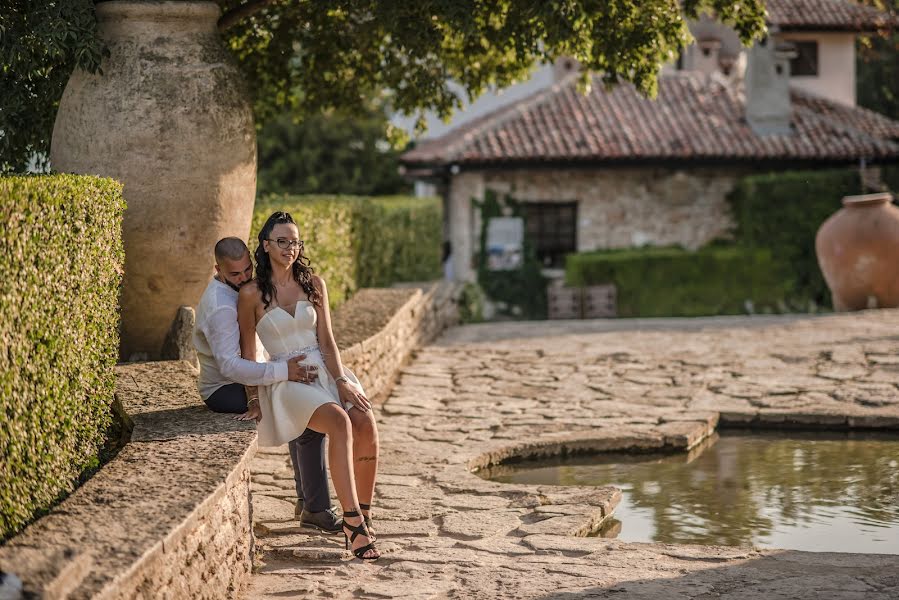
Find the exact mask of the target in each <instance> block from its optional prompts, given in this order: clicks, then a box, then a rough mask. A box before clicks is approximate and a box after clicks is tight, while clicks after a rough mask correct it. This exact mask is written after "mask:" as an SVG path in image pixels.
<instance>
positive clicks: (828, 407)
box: [244, 311, 899, 600]
mask: <svg viewBox="0 0 899 600" xmlns="http://www.w3.org/2000/svg"><path fill="white" fill-rule="evenodd" d="M378 419H379V427H380V432H381V466H380V473H381V475H380V476H379V480H378V486H377V494H376V498H375V502H374V504H375V507H376V509H375V513H374V518H375V524H376V531H377V534H378V536H379V538H380V539H379V546H380V548H381V549H382V551H383V553H384V555H383V557H382V558H381V559H380V560H378V561H377V562H374V563H368V562H366V563H362V562H361V561H359V560H354V559H352V557H351V556H349V555H348V554H347V553H346V552H345V551H344V550H343V538H342V536H325V535H319V534H315V533H311V532H309V530H306V529H301V528H299V527H298V526H297V525H298V523H297V522H296V521H295V520H294V518H293V509H294V506H293V498H294V492H293V480H292V471H291V469H290V465H289V462H288V458H287V454H286V450H285V449H283V448H278V449H262V450H261V451H260V452H259V454H258V456H257V457H256V459H255V460H254V463H253V484H252V485H253V510H254V514H253V520H254V529H255V532H256V535H257V541H256V543H257V569H256V573H255V575H254V576H253V579H252V581H251V584H250V587H249V589H248V590H246V592H245V594H244V597H245V598H284V597H290V596H293V595H304V594H305V595H309V596H318V597H329V598H506V597H508V598H557V599H575V598H666V599H669V598H670V599H673V598H685V599H697V600H698V599H701V598H702V599H705V598H760V599H761V598H765V599H773V598H817V597H828V598H846V599H855V598H859V599H861V598H865V599H869V598H884V599H886V598H897V597H899V556H892V555H861V554H834V553H808V552H798V551H790V550H758V549H754V548H750V547H746V548H734V547H715V546H682V545H667V544H640V543H625V542H621V541H618V540H609V539H601V538H596V537H579V536H583V535H585V534H587V533H589V532H591V531H592V530H594V529H596V528H597V527H598V525H599V524H600V523H601V521H602V520H603V519H604V518H606V517H607V516H608V515H609V514H611V512H612V511H613V510H614V507H615V505H616V503H617V502H618V499H619V493H618V491H617V490H615V489H614V488H593V487H591V488H578V487H555V486H533V485H517V484H515V485H512V484H499V483H494V482H490V481H486V480H483V479H481V478H479V477H478V476H476V475H474V474H473V473H471V469H473V468H477V467H479V466H484V465H486V464H488V463H490V462H493V461H497V460H501V459H504V458H510V457H513V456H541V455H554V454H558V453H559V452H562V451H575V452H576V451H601V450H613V449H623V448H634V449H668V450H671V451H672V452H679V451H684V450H685V449H686V448H688V447H690V446H693V445H694V444H696V443H697V442H699V441H701V440H702V439H703V438H704V437H706V436H707V435H709V434H710V433H711V432H712V431H713V430H714V428H715V427H716V426H717V425H718V424H719V422H721V423H726V424H742V425H751V426H755V427H777V426H783V425H785V424H799V425H803V426H807V427H822V428H837V429H842V428H847V427H852V428H858V427H869V428H870V427H874V428H887V429H899V311H870V312H864V313H857V314H853V315H838V316H826V317H817V318H791V317H746V318H742V317H733V318H717V319H683V320H678V319H666V320H629V321H626V320H619V321H570V322H534V323H500V324H486V325H475V326H466V327H459V328H455V329H452V330H450V331H448V332H447V333H446V334H445V335H444V336H443V337H442V338H441V339H440V340H438V342H437V343H435V344H433V345H431V346H429V347H426V348H424V349H422V350H420V351H419V352H417V354H416V357H415V359H414V360H413V362H412V363H411V364H410V365H409V366H408V367H407V368H406V369H404V371H403V373H402V376H401V378H400V380H399V382H398V385H397V386H396V388H395V389H394V390H393V392H392V394H391V396H390V397H389V399H388V400H387V402H386V403H385V404H384V406H382V407H381V408H380V409H379V411H378Z"/></svg>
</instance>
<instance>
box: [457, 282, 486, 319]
mask: <svg viewBox="0 0 899 600" xmlns="http://www.w3.org/2000/svg"><path fill="white" fill-rule="evenodd" d="M485 300H486V298H485V297H484V290H482V289H481V286H479V285H478V284H476V283H472V282H466V283H465V285H463V286H462V291H461V292H460V294H459V319H460V320H461V321H462V323H480V322H481V321H483V320H484V301H485Z"/></svg>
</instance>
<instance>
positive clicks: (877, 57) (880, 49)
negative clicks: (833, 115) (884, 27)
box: [857, 0, 899, 119]
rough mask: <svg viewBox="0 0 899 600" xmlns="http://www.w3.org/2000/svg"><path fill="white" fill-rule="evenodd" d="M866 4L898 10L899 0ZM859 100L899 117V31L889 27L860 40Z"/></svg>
mask: <svg viewBox="0 0 899 600" xmlns="http://www.w3.org/2000/svg"><path fill="white" fill-rule="evenodd" d="M865 3H866V4H870V5H871V6H875V7H877V8H879V9H881V10H890V9H892V11H893V13H894V14H896V13H899V0H867V1H866V2H865ZM857 62H858V68H857V72H858V79H857V91H858V103H859V104H860V105H861V106H864V107H865V108H870V109H871V110H874V111H877V112H879V113H881V114H884V115H886V116H888V117H890V118H891V119H899V32H897V31H896V30H888V31H881V32H877V33H875V34H874V35H871V36H867V37H863V38H860V39H859V44H858V61H857Z"/></svg>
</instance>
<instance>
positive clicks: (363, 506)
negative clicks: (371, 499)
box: [359, 502, 378, 542]
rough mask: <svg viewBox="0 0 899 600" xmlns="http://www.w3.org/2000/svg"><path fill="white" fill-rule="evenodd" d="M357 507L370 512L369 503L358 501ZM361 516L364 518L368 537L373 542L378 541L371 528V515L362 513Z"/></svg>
mask: <svg viewBox="0 0 899 600" xmlns="http://www.w3.org/2000/svg"><path fill="white" fill-rule="evenodd" d="M359 508H360V509H362V510H367V511H369V512H371V504H362V503H361V502H360V503H359ZM362 518H363V519H365V528H366V529H368V539H370V540H371V541H373V542H376V541H378V539H377V537H376V536H375V530H374V529H372V528H371V515H362Z"/></svg>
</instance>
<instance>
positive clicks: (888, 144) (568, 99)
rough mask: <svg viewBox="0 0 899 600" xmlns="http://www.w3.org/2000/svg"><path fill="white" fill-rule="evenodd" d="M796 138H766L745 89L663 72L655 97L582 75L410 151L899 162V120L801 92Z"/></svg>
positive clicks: (532, 157)
mask: <svg viewBox="0 0 899 600" xmlns="http://www.w3.org/2000/svg"><path fill="white" fill-rule="evenodd" d="M792 101H793V126H794V131H793V133H792V134H791V135H774V136H759V135H757V134H756V133H755V132H754V131H753V130H752V128H751V127H750V126H749V125H748V124H747V123H746V121H745V119H744V109H743V106H744V103H743V98H742V96H741V95H740V94H739V93H738V92H736V91H735V90H734V89H733V88H732V87H731V86H730V85H728V84H726V83H724V82H721V81H718V80H716V79H708V78H706V77H705V76H703V75H700V74H697V73H688V72H682V73H676V74H670V75H663V76H662V77H661V78H660V80H659V95H658V98H657V99H655V100H650V99H648V98H645V97H643V96H641V95H640V94H639V93H638V92H637V91H636V89H635V88H634V87H633V86H632V85H629V84H622V85H619V86H616V87H615V88H613V89H612V90H611V91H606V90H604V89H603V86H602V83H601V82H600V81H599V80H596V81H595V82H594V87H593V92H592V93H591V94H590V95H589V96H584V95H583V94H581V93H580V92H578V91H577V89H576V86H575V83H574V81H573V80H569V81H568V82H565V83H562V84H559V85H557V86H554V87H551V88H547V89H545V90H542V91H540V92H538V93H536V94H534V95H532V96H530V97H528V98H525V99H523V100H520V101H518V102H514V103H512V104H510V105H508V106H506V107H503V108H501V109H499V110H497V111H494V112H492V113H490V114H488V115H484V116H483V117H480V118H478V119H475V120H474V121H472V122H470V123H467V124H465V125H462V126H460V127H458V128H456V129H454V130H452V131H451V132H449V133H447V134H445V135H444V136H442V137H439V138H435V139H431V140H423V141H421V142H419V143H418V145H417V146H416V147H415V148H414V149H412V150H410V151H408V152H406V153H405V154H404V155H403V156H402V162H403V163H405V164H406V165H408V166H414V165H439V164H451V163H457V164H489V163H503V162H519V163H522V162H523V163H539V162H554V161H583V162H612V161H623V160H665V161H669V160H722V159H724V160H738V161H742V160H808V161H851V160H856V159H858V158H859V157H866V158H868V159H872V160H890V161H893V160H897V159H899V122H897V121H893V120H891V119H889V118H887V117H884V116H883V115H880V114H877V113H875V112H872V111H869V110H866V109H863V108H859V107H850V106H843V105H840V104H836V103H834V102H831V101H829V100H825V99H823V98H818V97H816V96H811V95H809V94H806V93H803V92H799V91H795V90H794V91H793V93H792Z"/></svg>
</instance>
